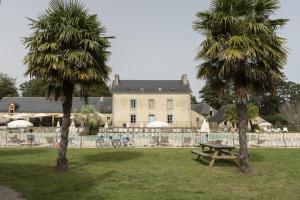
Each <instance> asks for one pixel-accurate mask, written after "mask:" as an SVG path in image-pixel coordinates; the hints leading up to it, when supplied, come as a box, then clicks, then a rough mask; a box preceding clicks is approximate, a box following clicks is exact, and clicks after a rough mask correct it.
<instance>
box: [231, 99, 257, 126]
mask: <svg viewBox="0 0 300 200" xmlns="http://www.w3.org/2000/svg"><path fill="white" fill-rule="evenodd" d="M258 115H259V108H258V107H257V106H255V105H254V104H251V103H250V104H248V105H247V116H248V120H249V121H250V122H251V120H253V119H254V118H256V117H257V116H258ZM225 119H226V120H227V121H230V122H231V123H232V124H233V125H235V124H236V123H237V120H238V117H237V110H236V105H234V104H231V105H229V106H228V108H227V110H226V112H225ZM251 125H252V124H251Z"/></svg>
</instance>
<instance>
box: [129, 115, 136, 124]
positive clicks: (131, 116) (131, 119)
mask: <svg viewBox="0 0 300 200" xmlns="http://www.w3.org/2000/svg"><path fill="white" fill-rule="evenodd" d="M130 123H131V124H135V123H136V115H130Z"/></svg>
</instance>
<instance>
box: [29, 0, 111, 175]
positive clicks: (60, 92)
mask: <svg viewBox="0 0 300 200" xmlns="http://www.w3.org/2000/svg"><path fill="white" fill-rule="evenodd" d="M30 21H31V24H30V28H31V29H32V31H33V33H32V34H31V35H30V36H29V37H26V38H25V39H24V43H25V45H26V47H27V48H28V53H27V55H26V56H25V58H24V63H25V64H26V65H27V66H28V68H27V71H26V73H25V75H27V76H28V75H29V76H31V77H38V78H42V79H44V80H46V81H47V82H48V87H47V92H46V97H48V98H49V99H50V100H55V101H58V100H60V101H61V102H62V108H63V124H62V131H61V141H60V144H59V149H58V158H57V165H56V168H57V169H58V170H67V169H68V160H67V145H68V132H69V126H70V113H71V110H72V99H73V91H74V87H75V86H77V85H78V86H79V88H81V94H87V92H86V91H88V89H89V88H90V87H91V86H92V85H94V84H100V85H105V84H106V83H107V81H108V80H109V74H110V72H111V68H110V67H109V66H107V64H106V62H107V59H108V56H109V54H110V53H109V52H108V51H107V49H108V48H109V47H110V43H109V41H108V38H107V37H105V36H104V34H105V32H106V31H105V28H104V27H103V25H102V24H101V23H100V21H99V20H98V19H97V16H96V15H91V14H89V12H88V10H87V9H86V8H85V7H84V5H83V4H82V3H80V2H79V1H76V0H65V1H64V0H52V1H50V4H49V7H48V8H47V9H46V11H44V12H43V13H42V14H41V15H39V17H38V18H37V19H36V20H33V19H30Z"/></svg>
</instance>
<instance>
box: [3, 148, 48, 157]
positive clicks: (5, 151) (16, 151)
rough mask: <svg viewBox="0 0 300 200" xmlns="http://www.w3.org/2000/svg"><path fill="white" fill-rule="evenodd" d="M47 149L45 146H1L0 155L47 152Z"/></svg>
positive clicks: (24, 154)
mask: <svg viewBox="0 0 300 200" xmlns="http://www.w3.org/2000/svg"><path fill="white" fill-rule="evenodd" d="M52 150H53V149H52ZM49 151H51V150H50V149H47V148H1V149H0V157H4V156H7V157H10V156H11V157H13V156H26V155H37V154H42V153H49Z"/></svg>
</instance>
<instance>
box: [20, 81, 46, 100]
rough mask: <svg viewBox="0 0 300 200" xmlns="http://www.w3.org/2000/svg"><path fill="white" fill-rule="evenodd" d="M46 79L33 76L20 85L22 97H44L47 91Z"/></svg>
mask: <svg viewBox="0 0 300 200" xmlns="http://www.w3.org/2000/svg"><path fill="white" fill-rule="evenodd" d="M47 87H48V84H47V81H45V80H44V79H41V78H34V79H31V80H30V81H26V82H24V83H22V84H21V85H20V90H21V92H22V96H23V97H44V96H45V94H46V91H47Z"/></svg>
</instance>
